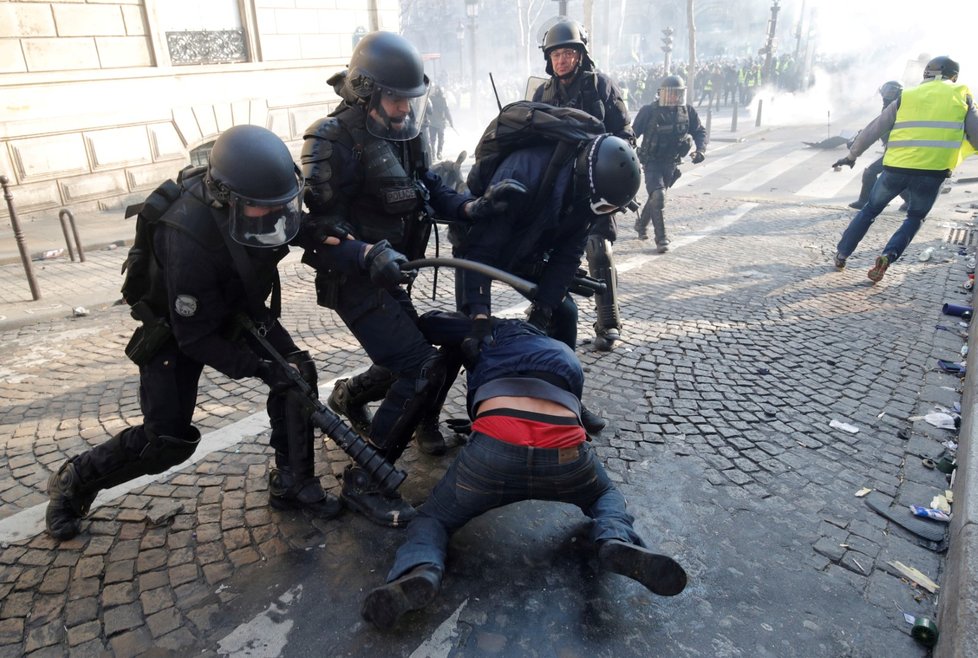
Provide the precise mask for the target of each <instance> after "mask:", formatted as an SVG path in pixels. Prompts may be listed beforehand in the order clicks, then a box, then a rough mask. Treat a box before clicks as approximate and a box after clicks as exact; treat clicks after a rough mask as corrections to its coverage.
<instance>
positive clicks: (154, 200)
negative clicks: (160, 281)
mask: <svg viewBox="0 0 978 658" xmlns="http://www.w3.org/2000/svg"><path fill="white" fill-rule="evenodd" d="M205 170H206V167H192V166H187V167H185V168H184V169H183V170H181V171H180V173H179V174H177V180H176V182H174V181H173V180H170V179H168V180H166V181H164V182H163V183H161V184H160V185H159V187H157V188H156V189H155V190H153V191H152V192H151V193H150V194H149V196H147V197H146V200H145V201H143V202H142V203H137V204H134V205H131V206H129V207H128V208H126V219H128V218H130V217H132V216H133V215H136V236H135V238H133V242H132V247H130V248H129V253H128V255H127V256H126V260H125V262H124V263H123V264H122V272H121V273H122V274H124V275H125V277H126V278H125V280H124V281H123V283H122V298H123V299H124V300H125V302H126V303H127V304H129V306H135V305H136V304H138V303H139V302H141V301H143V302H147V303H148V305H149V306H150V307H151V308H152V310H154V311H156V312H158V313H159V312H160V311H162V309H161V308H155V307H157V306H159V304H154V303H153V301H154V300H151V299H150V294H151V293H152V272H153V268H154V264H155V260H156V257H155V256H154V255H153V230H154V228H155V226H156V223H157V222H158V221H159V219H160V217H162V216H163V214H164V213H166V211H167V210H169V208H170V206H172V205H173V204H174V203H175V202H176V200H177V199H179V198H180V195H181V193H182V192H183V190H184V189H185V185H186V183H187V182H188V181H190V180H191V179H195V178H197V177H199V176H202V175H203V174H204V172H205ZM165 305H166V304H165V300H164V303H163V306H164V307H165Z"/></svg>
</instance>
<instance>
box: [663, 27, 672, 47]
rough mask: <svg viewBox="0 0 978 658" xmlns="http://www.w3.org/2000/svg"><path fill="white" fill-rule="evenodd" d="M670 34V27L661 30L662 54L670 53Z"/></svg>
mask: <svg viewBox="0 0 978 658" xmlns="http://www.w3.org/2000/svg"><path fill="white" fill-rule="evenodd" d="M672 33H673V29H672V28H671V27H667V28H665V29H664V30H662V35H663V36H662V51H663V52H667V53H668V52H671V51H672Z"/></svg>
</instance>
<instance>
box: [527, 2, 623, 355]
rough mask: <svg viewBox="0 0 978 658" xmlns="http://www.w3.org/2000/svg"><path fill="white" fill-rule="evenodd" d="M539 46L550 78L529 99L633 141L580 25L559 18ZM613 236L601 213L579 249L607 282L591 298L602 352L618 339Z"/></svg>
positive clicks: (608, 218)
mask: <svg viewBox="0 0 978 658" xmlns="http://www.w3.org/2000/svg"><path fill="white" fill-rule="evenodd" d="M541 48H542V49H543V58H544V60H546V62H547V73H548V74H550V80H548V81H547V82H545V83H544V84H542V85H541V86H539V87H537V89H536V91H535V92H534V94H533V100H534V101H538V102H542V103H548V104H550V105H557V106H558V107H573V108H576V109H579V110H584V111H585V112H587V113H588V114H590V115H591V116H593V117H595V118H596V119H598V120H599V121H601V122H602V123H603V124H604V128H605V130H606V131H607V132H609V133H611V134H612V135H616V136H617V137H620V138H622V139H624V140H626V141H627V142H629V143H630V144H632V145H634V144H635V133H634V132H632V127H631V124H630V121H629V116H628V107H627V105H626V104H625V100H624V99H623V97H622V93H621V90H620V89H619V88H618V85H617V84H615V82H614V81H613V80H612V79H611V78H610V77H609V76H608V75H606V74H605V73H602V72H600V71H598V70H597V69H596V68H595V65H594V61H593V60H592V59H591V54H590V52H589V51H588V37H587V32H586V30H585V29H584V27H583V26H582V25H581V24H580V23H578V22H576V21H572V20H562V21H560V22H558V23H556V24H555V25H554V26H553V27H551V28H550V29H549V30H547V33H546V34H545V35H544V37H543V45H542V46H541ZM617 234H618V227H617V224H616V222H615V216H614V213H611V214H606V215H601V216H599V217H597V218H596V219H595V221H594V224H593V226H592V228H591V231H590V233H589V235H588V241H587V247H586V248H585V253H586V255H587V264H588V270H589V271H590V274H591V276H593V277H594V278H596V279H601V280H603V281H604V282H605V283H606V285H607V291H606V292H604V293H599V294H596V295H595V298H594V299H595V307H596V308H595V311H596V315H597V318H596V321H595V323H594V333H595V339H594V347H595V349H598V350H602V351H610V350H611V349H612V348H613V346H614V343H615V341H616V340H618V339H619V338H620V337H621V311H620V310H619V306H618V294H617V291H618V274H617V272H616V271H615V262H614V255H613V252H612V244H613V243H614V241H615V239H616V238H617Z"/></svg>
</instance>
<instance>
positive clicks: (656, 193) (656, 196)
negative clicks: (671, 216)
mask: <svg viewBox="0 0 978 658" xmlns="http://www.w3.org/2000/svg"><path fill="white" fill-rule="evenodd" d="M649 207H651V208H652V209H653V210H660V211H661V210H662V209H664V208H665V207H666V191H665V190H663V189H658V190H653V191H652V194H650V195H649Z"/></svg>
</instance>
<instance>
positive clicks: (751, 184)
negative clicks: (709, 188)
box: [720, 150, 821, 192]
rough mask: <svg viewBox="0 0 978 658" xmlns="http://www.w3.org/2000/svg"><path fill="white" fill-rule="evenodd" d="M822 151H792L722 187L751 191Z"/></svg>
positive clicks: (724, 188) (736, 190)
mask: <svg viewBox="0 0 978 658" xmlns="http://www.w3.org/2000/svg"><path fill="white" fill-rule="evenodd" d="M820 153H821V151H816V150H798V151H792V152H791V153H789V154H787V155H785V156H783V157H780V158H778V159H777V160H773V161H771V162H769V163H767V164H766V165H764V166H763V167H758V168H757V169H755V170H753V171H751V172H750V173H749V174H746V175H745V176H741V177H740V178H738V179H737V180H734V181H731V182H729V183H727V184H726V185H723V186H722V187H720V189H721V190H722V191H724V192H749V191H751V190H756V189H757V188H758V187H760V186H761V185H764V184H765V183H767V182H769V181H772V180H774V179H775V178H777V177H778V176H780V175H781V174H783V173H785V172H786V171H788V170H789V169H792V168H793V167H797V166H798V165H800V164H801V163H803V162H805V161H806V160H809V159H811V158H813V157H815V156H816V155H819V154H820Z"/></svg>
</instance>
